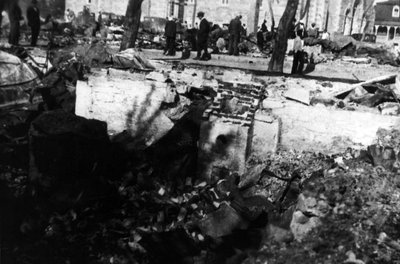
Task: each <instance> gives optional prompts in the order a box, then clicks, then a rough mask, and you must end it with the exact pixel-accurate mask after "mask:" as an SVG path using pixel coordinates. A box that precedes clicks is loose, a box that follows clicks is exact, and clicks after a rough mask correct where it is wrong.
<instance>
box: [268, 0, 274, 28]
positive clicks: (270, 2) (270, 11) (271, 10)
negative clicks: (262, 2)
mask: <svg viewBox="0 0 400 264" xmlns="http://www.w3.org/2000/svg"><path fill="white" fill-rule="evenodd" d="M272 1H273V0H268V7H269V14H270V15H271V32H274V31H275V17H274V10H273V9H272Z"/></svg>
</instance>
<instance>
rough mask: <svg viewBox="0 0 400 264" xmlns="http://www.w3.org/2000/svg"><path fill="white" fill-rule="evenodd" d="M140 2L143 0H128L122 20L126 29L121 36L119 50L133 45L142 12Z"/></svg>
mask: <svg viewBox="0 0 400 264" xmlns="http://www.w3.org/2000/svg"><path fill="white" fill-rule="evenodd" d="M142 3H143V0H129V3H128V7H127V8H126V14H125V22H124V25H125V28H126V31H125V33H124V37H123V38H122V43H121V47H120V50H126V49H129V48H133V47H135V42H136V38H137V35H138V32H139V26H140V16H141V14H142Z"/></svg>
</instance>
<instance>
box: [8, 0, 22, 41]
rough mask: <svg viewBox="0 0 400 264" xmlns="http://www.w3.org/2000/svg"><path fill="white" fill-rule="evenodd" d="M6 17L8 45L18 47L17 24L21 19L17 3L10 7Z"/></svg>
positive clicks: (18, 31)
mask: <svg viewBox="0 0 400 264" xmlns="http://www.w3.org/2000/svg"><path fill="white" fill-rule="evenodd" d="M8 17H9V20H10V35H9V36H8V43H10V44H11V45H18V43H19V37H20V29H19V28H20V25H19V22H20V21H21V20H22V19H23V17H22V11H21V8H20V7H19V5H18V1H17V2H16V3H13V4H12V5H11V7H10V10H9V15H8Z"/></svg>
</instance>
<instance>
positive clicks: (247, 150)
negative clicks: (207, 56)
mask: <svg viewBox="0 0 400 264" xmlns="http://www.w3.org/2000/svg"><path fill="white" fill-rule="evenodd" d="M85 52H88V51H85ZM137 56H138V55H137V54H136V53H135V52H134V51H130V52H127V53H126V54H124V55H123V56H121V57H120V59H118V61H117V62H118V66H119V67H121V66H124V65H125V66H126V65H127V64H128V65H130V67H129V68H130V70H122V69H113V68H110V67H99V68H97V69H96V67H95V66H94V65H91V66H92V68H91V69H90V70H89V69H85V67H83V66H82V65H80V59H79V58H77V57H76V56H74V55H71V56H68V57H67V58H64V59H63V60H62V61H61V62H62V63H59V64H56V63H54V64H55V65H59V66H57V67H58V69H59V71H55V72H52V73H51V74H48V75H47V76H46V77H44V79H43V80H42V81H43V83H44V84H45V86H47V87H44V88H43V89H48V90H47V91H46V93H45V95H47V97H45V96H44V97H43V100H44V105H43V107H44V109H45V110H46V111H45V112H44V113H40V115H39V116H38V117H36V115H38V113H37V112H35V113H32V115H27V114H26V113H25V114H15V115H14V117H16V118H14V119H10V115H8V114H7V115H5V117H4V118H2V119H1V120H2V122H5V125H4V126H3V127H2V128H4V129H3V131H2V134H1V135H2V140H1V145H2V146H4V147H2V151H1V156H0V157H1V158H2V162H1V171H2V172H1V173H0V179H1V186H0V188H1V190H2V192H1V195H2V197H1V198H2V199H0V201H1V203H2V204H1V207H0V208H2V213H1V214H2V215H5V217H4V218H2V232H1V237H2V244H1V245H2V246H1V251H2V256H3V259H5V261H6V263H8V262H7V261H9V263H58V262H64V263H265V262H268V263H299V262H300V261H303V262H304V261H305V262H307V263H339V262H347V263H393V262H394V261H398V260H399V259H400V255H399V248H400V246H399V245H400V244H399V242H398V239H399V232H398V230H397V229H398V228H397V227H398V221H399V217H398V212H399V208H398V204H399V203H398V202H399V201H398V200H399V197H400V195H399V179H398V175H397V174H398V169H399V166H398V154H399V143H398V142H399V135H400V134H399V131H398V130H396V127H397V126H398V121H399V118H398V116H397V115H398V114H399V112H398V107H397V104H396V100H397V97H396V91H397V90H396V87H397V86H396V77H395V76H394V77H393V76H388V77H385V78H382V79H379V80H378V81H375V82H372V83H367V84H364V85H361V86H360V85H354V86H352V85H351V84H348V83H340V82H332V81H330V80H321V79H318V80H313V79H307V80H305V79H303V78H292V77H282V76H269V77H265V76H255V75H253V74H251V73H249V72H244V71H238V70H228V69H222V68H218V67H209V68H206V67H204V66H197V67H191V66H185V65H183V64H181V63H168V62H164V61H150V63H151V64H152V65H153V66H155V67H154V68H155V69H156V70H154V69H151V70H148V66H149V64H147V63H146V62H144V63H143V61H140V60H137V58H139V57H137ZM101 59H102V58H97V59H96V60H95V61H93V60H91V61H90V63H94V64H97V63H99V60H101ZM105 60H106V59H105ZM114 61H115V60H114ZM138 61H139V62H141V63H138ZM100 66H101V65H100ZM132 68H135V70H132ZM139 68H140V71H141V72H140V71H139V70H138V69H139ZM143 71H145V73H143ZM397 84H398V83H397ZM344 90H346V94H345V95H343V91H344ZM347 90H348V91H347ZM339 92H340V93H339ZM338 93H339V94H338ZM71 98H76V100H75V99H74V100H71ZM393 103H394V104H393ZM396 109H397V110H396ZM23 117H25V118H23ZM7 118H8V119H7ZM91 119H96V120H91ZM10 120H11V121H12V122H11V121H10ZM15 123H16V124H18V125H20V124H21V123H23V124H28V125H30V126H28V125H25V126H23V127H20V128H19V130H18V133H17V134H18V137H14V135H16V134H13V133H12V132H13V131H14V130H13V128H14V125H15ZM21 133H22V135H21ZM24 133H25V134H24ZM15 139H17V140H15ZM15 160H18V161H19V162H15ZM12 161H14V162H12Z"/></svg>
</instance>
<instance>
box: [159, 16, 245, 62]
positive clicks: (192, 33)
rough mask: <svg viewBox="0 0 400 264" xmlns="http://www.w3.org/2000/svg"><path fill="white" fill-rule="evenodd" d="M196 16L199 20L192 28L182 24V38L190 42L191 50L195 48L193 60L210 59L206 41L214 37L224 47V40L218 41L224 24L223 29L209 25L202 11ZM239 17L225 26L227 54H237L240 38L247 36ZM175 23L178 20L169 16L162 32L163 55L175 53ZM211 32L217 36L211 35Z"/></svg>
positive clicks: (176, 23) (218, 45) (219, 45)
mask: <svg viewBox="0 0 400 264" xmlns="http://www.w3.org/2000/svg"><path fill="white" fill-rule="evenodd" d="M197 18H198V19H199V20H200V22H199V23H196V24H195V26H194V27H193V28H191V27H188V25H187V22H185V23H183V24H182V26H183V36H184V40H185V41H186V42H187V43H190V45H191V47H192V50H197V56H196V57H195V58H194V59H195V60H209V59H211V55H210V54H209V52H208V42H209V40H210V39H211V40H213V39H214V41H215V42H216V44H217V47H218V48H221V49H223V47H225V41H223V43H222V44H221V43H220V42H219V41H220V40H221V39H222V37H221V36H219V35H221V32H223V31H224V29H225V26H224V29H221V28H220V27H219V26H218V25H214V26H213V27H211V24H210V23H209V22H208V21H207V19H206V18H205V13H204V12H202V11H200V12H198V13H197ZM241 18H242V16H241V15H238V16H236V17H235V18H233V19H232V20H231V21H230V23H229V26H227V28H226V29H227V32H228V34H229V37H228V41H229V44H228V53H229V55H235V56H238V55H239V43H240V41H241V38H242V37H246V36H247V29H246V25H245V24H242V22H241ZM177 25H178V21H177V19H176V18H169V19H168V21H167V22H166V25H165V34H164V35H165V38H166V46H165V49H164V55H167V56H174V55H175V53H176V52H175V44H176V35H177ZM213 33H215V34H214V35H217V36H216V37H215V36H214V37H213ZM222 35H223V34H222Z"/></svg>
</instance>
